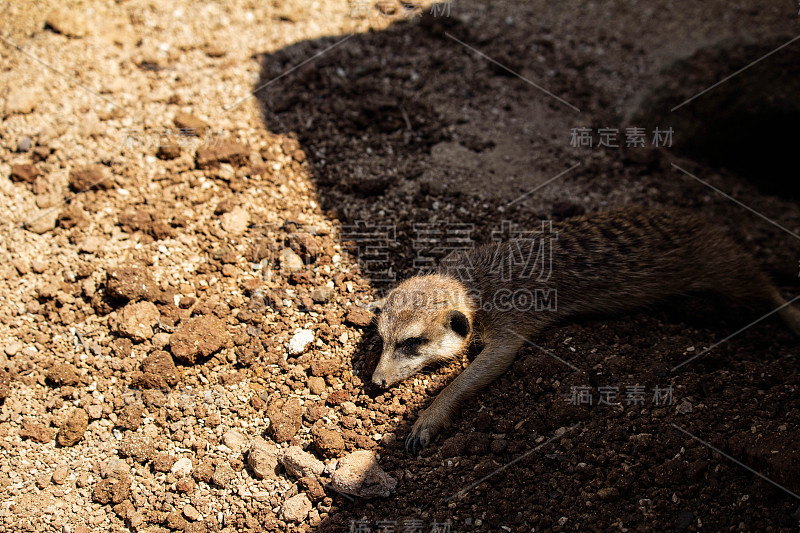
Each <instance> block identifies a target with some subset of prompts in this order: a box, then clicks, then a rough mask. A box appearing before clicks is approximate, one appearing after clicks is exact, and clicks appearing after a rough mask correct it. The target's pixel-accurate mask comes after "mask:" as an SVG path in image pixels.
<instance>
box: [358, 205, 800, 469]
mask: <svg viewBox="0 0 800 533" xmlns="http://www.w3.org/2000/svg"><path fill="white" fill-rule="evenodd" d="M547 229H552V231H550V232H548V231H544V230H543V231H542V232H541V233H540V234H538V235H541V237H535V238H522V239H512V240H509V241H507V242H502V243H494V244H488V245H485V246H482V247H478V248H475V249H472V250H469V251H466V252H460V253H458V254H455V255H453V256H451V257H449V258H447V260H446V261H443V262H442V264H441V265H440V267H439V269H438V271H437V272H436V273H433V274H427V275H419V276H415V277H412V278H410V279H408V280H406V281H404V282H402V283H401V284H400V285H398V286H397V287H396V288H395V289H394V290H392V291H391V292H390V293H389V294H388V296H387V297H386V298H384V299H383V300H380V301H377V302H374V303H373V304H372V305H371V306H370V307H371V309H372V310H373V311H374V312H375V313H376V314H377V331H378V334H379V335H380V337H381V339H382V341H383V351H382V353H381V357H380V360H379V362H378V365H377V367H376V369H375V371H374V373H373V375H372V382H373V383H374V384H376V385H378V386H380V387H383V388H387V387H391V386H392V385H394V384H396V383H398V382H400V381H403V380H405V379H406V378H408V377H410V376H412V375H414V374H416V373H417V372H419V371H420V370H422V369H423V368H424V367H427V366H429V365H432V364H434V363H440V362H446V361H450V360H452V359H454V358H456V357H459V356H460V355H461V354H462V353H464V352H465V350H466V349H467V347H468V346H469V345H470V343H471V342H473V341H475V340H479V341H480V344H482V345H483V349H482V350H481V352H480V353H479V354H478V356H477V357H476V358H475V360H474V361H473V362H472V363H470V364H469V365H468V366H467V368H466V369H465V370H464V371H463V372H461V374H459V375H458V376H457V377H456V379H455V380H453V381H452V382H451V383H450V384H449V385H448V386H447V387H446V388H445V389H444V390H442V392H441V393H440V394H439V395H438V396H437V397H436V398H435V399H434V401H433V403H432V404H431V405H430V406H429V407H428V408H427V409H425V410H424V411H423V412H422V413H421V414H420V415H419V417H418V418H417V420H416V422H415V424H414V426H413V428H412V430H411V433H410V434H409V435H408V438H407V439H406V448H407V449H408V450H409V451H411V452H412V453H416V451H417V449H422V448H424V447H425V446H427V445H428V444H429V443H430V442H431V439H432V438H433V437H434V436H435V435H436V434H437V433H438V432H439V431H440V430H441V429H442V427H443V426H444V425H445V424H446V423H448V422H449V420H450V418H451V417H452V415H453V414H454V413H455V411H456V409H457V408H458V406H459V404H460V403H462V402H463V401H464V400H465V399H467V398H469V397H470V396H471V395H473V394H474V393H475V392H476V391H478V390H479V389H481V388H482V387H485V386H486V385H488V384H490V383H491V382H493V381H494V380H495V379H497V378H498V377H499V376H500V375H501V374H502V373H503V372H505V370H506V369H508V367H509V366H510V365H511V363H512V362H513V361H514V358H515V356H516V353H517V351H518V350H519V349H520V348H521V347H522V345H523V344H524V343H525V341H526V340H527V339H529V338H531V337H533V336H535V335H537V334H539V333H541V332H542V331H543V330H544V329H546V328H547V327H549V326H552V325H554V324H556V323H557V322H562V321H564V319H567V318H570V317H575V316H576V315H585V314H598V313H599V314H610V313H614V314H617V313H621V312H625V311H631V310H635V309H637V308H642V307H645V306H649V305H653V304H655V303H658V302H659V301H661V300H664V299H665V298H667V297H670V296H675V295H682V294H690V293H698V292H714V293H718V294H720V295H722V296H724V297H726V298H730V299H732V300H736V301H739V302H747V303H751V304H754V305H759V306H763V307H764V308H765V309H766V308H767V307H768V306H770V305H771V306H773V307H774V308H779V310H778V314H779V315H780V316H781V318H782V319H783V320H784V321H785V322H786V324H787V325H788V326H789V328H790V329H791V330H792V331H793V332H794V333H795V334H797V335H800V311H798V310H797V309H795V308H793V307H791V306H790V305H788V304H787V302H786V300H784V299H783V297H781V295H780V294H779V293H778V290H777V289H776V288H775V286H774V285H773V284H772V283H771V282H770V281H769V279H768V278H767V276H766V275H765V274H763V273H762V272H761V270H760V269H759V268H758V267H757V266H756V263H755V261H754V260H753V259H752V258H751V257H750V256H749V255H748V254H747V253H745V252H744V251H743V250H742V249H740V247H739V246H738V245H737V244H736V243H735V242H734V241H733V240H732V239H731V238H730V237H728V236H727V235H726V234H725V232H724V231H723V230H722V229H721V228H718V227H716V226H713V225H712V224H710V223H709V222H707V221H706V220H704V219H702V218H701V217H698V216H696V215H694V214H691V213H688V212H685V211H681V210H651V209H644V208H623V209H618V210H613V211H607V212H603V213H599V214H596V215H592V216H581V217H576V218H571V219H567V220H564V221H562V222H560V223H553V224H552V226H551V227H550V228H547ZM548 243H549V246H548ZM548 262H549V265H548V264H547V263H548ZM537 297H538V299H537ZM515 298H516V301H515Z"/></svg>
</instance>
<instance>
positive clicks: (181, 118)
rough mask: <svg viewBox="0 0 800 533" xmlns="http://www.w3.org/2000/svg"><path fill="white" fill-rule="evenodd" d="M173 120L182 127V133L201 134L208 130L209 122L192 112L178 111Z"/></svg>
mask: <svg viewBox="0 0 800 533" xmlns="http://www.w3.org/2000/svg"><path fill="white" fill-rule="evenodd" d="M173 121H174V122H175V125H176V126H177V127H178V128H180V129H181V134H182V135H196V136H200V135H203V134H204V133H205V132H206V131H208V124H206V123H205V122H203V121H202V120H200V119H199V118H197V117H196V116H194V115H192V114H191V113H177V114H176V115H175V118H174V119H173Z"/></svg>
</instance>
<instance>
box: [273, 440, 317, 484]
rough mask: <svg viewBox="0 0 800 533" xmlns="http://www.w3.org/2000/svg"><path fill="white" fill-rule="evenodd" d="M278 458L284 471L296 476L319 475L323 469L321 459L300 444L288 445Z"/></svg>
mask: <svg viewBox="0 0 800 533" xmlns="http://www.w3.org/2000/svg"><path fill="white" fill-rule="evenodd" d="M278 459H279V460H280V462H281V464H282V465H283V467H284V468H285V469H286V471H287V472H288V473H289V474H290V475H292V476H294V477H296V478H302V477H308V476H319V475H321V474H322V472H323V471H324V469H325V465H324V464H323V463H322V461H320V460H319V459H317V458H316V457H314V456H313V455H311V454H310V453H308V452H307V451H305V450H303V449H302V448H301V447H300V446H289V447H288V448H286V449H285V450H283V451H282V452H281V453H280V455H279V457H278Z"/></svg>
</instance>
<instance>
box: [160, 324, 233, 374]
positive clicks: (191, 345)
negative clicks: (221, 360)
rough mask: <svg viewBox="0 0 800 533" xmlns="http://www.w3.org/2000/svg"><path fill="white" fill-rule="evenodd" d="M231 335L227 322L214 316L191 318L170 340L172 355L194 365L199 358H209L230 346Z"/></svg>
mask: <svg viewBox="0 0 800 533" xmlns="http://www.w3.org/2000/svg"><path fill="white" fill-rule="evenodd" d="M229 340H230V334H229V333H228V328H227V327H226V326H225V322H223V321H222V320H220V319H219V318H217V317H214V316H201V317H195V318H190V319H189V320H187V321H186V322H184V323H183V324H181V327H180V328H179V329H178V331H176V332H175V333H173V334H172V336H171V337H170V339H169V344H170V349H171V350H172V355H174V356H175V358H177V359H178V360H179V361H181V362H184V363H188V364H194V363H195V361H197V358H198V357H208V356H209V355H211V354H213V353H214V352H217V351H219V350H221V349H222V348H223V347H225V346H226V345H227V344H228V341H229Z"/></svg>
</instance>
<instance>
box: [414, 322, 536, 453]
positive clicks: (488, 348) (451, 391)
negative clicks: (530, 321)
mask: <svg viewBox="0 0 800 533" xmlns="http://www.w3.org/2000/svg"><path fill="white" fill-rule="evenodd" d="M525 337H526V336H525V335H518V334H514V333H511V332H507V333H506V334H505V335H502V336H501V335H495V336H493V337H492V338H489V339H484V341H485V345H484V348H483V350H482V351H481V353H480V354H478V357H476V358H475V360H474V361H473V362H472V363H470V365H469V366H467V368H466V369H464V371H463V372H461V374H459V375H458V377H456V379H454V380H453V382H452V383H450V384H449V385H448V386H447V387H445V388H444V390H443V391H442V392H440V393H439V395H438V396H437V397H436V399H435V400H433V403H432V404H431V405H430V406H429V407H428V408H427V409H425V410H424V411H423V412H422V413H421V414H420V415H419V417H418V418H417V421H416V422H415V423H414V427H413V428H412V429H411V433H410V434H409V435H408V437H407V438H406V450H407V451H410V452H411V453H416V452H417V450H418V449H420V450H421V449H422V448H424V447H425V446H427V445H428V444H430V442H431V440H432V439H433V437H435V436H436V434H437V433H438V432H439V430H440V429H442V428H443V427H444V426H445V425H446V424H447V423H448V422H449V421H450V417H451V416H452V415H453V414H454V413H455V411H456V409H457V408H458V406H459V404H460V403H461V402H463V401H464V400H466V399H468V398H469V397H470V396H472V395H473V394H475V393H476V392H477V391H478V390H480V389H482V388H483V387H485V386H486V385H488V384H489V383H491V382H493V381H494V380H496V379H497V378H498V377H500V375H501V374H502V373H503V372H505V371H506V370H507V369H508V367H509V366H511V363H513V362H514V358H515V357H516V355H517V351H519V349H520V347H521V346H522V343H523V342H524V339H525Z"/></svg>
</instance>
